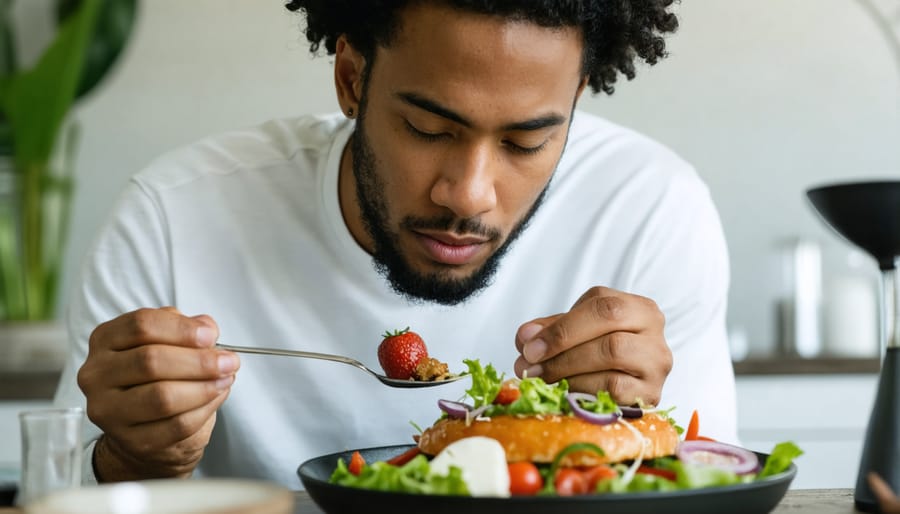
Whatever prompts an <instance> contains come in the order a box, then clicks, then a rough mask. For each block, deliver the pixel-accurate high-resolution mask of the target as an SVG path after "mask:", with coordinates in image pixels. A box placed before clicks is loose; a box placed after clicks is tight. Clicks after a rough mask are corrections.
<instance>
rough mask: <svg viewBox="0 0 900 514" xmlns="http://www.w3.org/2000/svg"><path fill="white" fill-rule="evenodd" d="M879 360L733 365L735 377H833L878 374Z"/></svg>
mask: <svg viewBox="0 0 900 514" xmlns="http://www.w3.org/2000/svg"><path fill="white" fill-rule="evenodd" d="M880 369H881V360H880V359H878V358H877V357H872V358H850V357H816V358H802V357H786V356H785V357H780V356H772V357H764V358H763V357H751V358H747V359H745V360H741V361H737V362H735V363H734V374H735V375H834V374H839V375H843V374H856V373H878V371H879V370H880Z"/></svg>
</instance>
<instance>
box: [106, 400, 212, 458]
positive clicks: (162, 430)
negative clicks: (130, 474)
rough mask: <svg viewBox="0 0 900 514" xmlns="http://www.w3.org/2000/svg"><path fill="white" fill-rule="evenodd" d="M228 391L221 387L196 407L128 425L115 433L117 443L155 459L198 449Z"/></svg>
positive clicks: (201, 447)
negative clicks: (218, 393)
mask: <svg viewBox="0 0 900 514" xmlns="http://www.w3.org/2000/svg"><path fill="white" fill-rule="evenodd" d="M228 394H229V391H222V392H221V394H220V395H219V396H217V397H216V398H215V399H214V400H213V401H211V402H209V403H207V404H204V405H202V406H200V407H197V408H196V409H193V410H190V411H187V412H182V413H180V414H178V415H176V416H172V417H169V418H166V419H161V420H156V421H152V422H148V423H142V424H139V425H133V426H131V427H128V430H127V431H123V432H122V433H121V434H119V435H118V437H117V439H118V441H119V444H120V445H122V446H124V447H125V448H126V449H128V450H129V451H130V452H132V453H134V454H137V455H148V456H151V457H152V458H153V459H158V460H166V459H167V458H172V460H173V461H175V460H180V459H182V458H184V456H183V453H185V452H187V453H190V452H191V451H193V450H200V451H202V449H203V448H205V447H206V444H207V442H208V440H209V434H210V433H211V432H212V426H213V424H214V423H215V414H216V411H217V410H218V409H219V407H220V406H221V405H222V403H224V402H225V400H226V399H227V398H228Z"/></svg>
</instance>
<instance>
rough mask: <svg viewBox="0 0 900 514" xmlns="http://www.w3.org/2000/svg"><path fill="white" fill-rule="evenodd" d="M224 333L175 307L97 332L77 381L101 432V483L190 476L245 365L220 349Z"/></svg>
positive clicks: (138, 314)
mask: <svg viewBox="0 0 900 514" xmlns="http://www.w3.org/2000/svg"><path fill="white" fill-rule="evenodd" d="M218 336H219V329H218V327H217V325H216V323H215V321H213V319H212V318H211V317H209V316H206V315H200V316H194V317H187V316H184V315H183V314H181V313H180V312H178V310H176V309H174V308H172V307H164V308H162V309H139V310H137V311H134V312H130V313H127V314H123V315H122V316H119V317H118V318H116V319H113V320H111V321H108V322H106V323H103V324H101V325H99V326H98V327H97V328H96V329H95V330H94V332H93V333H92V334H91V338H90V345H89V351H88V356H87V360H86V361H85V363H84V365H83V366H82V367H81V369H80V370H79V372H78V386H79V387H80V388H81V390H82V391H83V392H84V395H85V397H86V398H87V414H88V417H89V418H90V419H91V421H93V422H94V424H96V425H97V426H98V427H100V429H101V430H103V435H102V436H101V437H100V439H99V440H98V441H97V444H96V446H95V448H94V471H95V473H96V475H97V480H98V481H100V482H114V481H121V480H140V479H147V478H163V477H188V476H190V475H191V473H192V472H193V470H194V468H195V467H196V465H197V463H198V462H199V461H200V458H201V457H202V456H203V451H204V449H205V448H206V445H207V444H208V443H209V437H210V434H211V433H212V429H213V426H214V425H215V421H216V410H217V409H218V408H219V406H220V405H222V402H224V401H225V398H227V397H228V393H229V391H230V390H231V384H232V383H233V382H234V376H235V373H236V372H237V370H238V367H240V360H239V359H238V357H237V355H235V354H234V353H232V352H227V351H222V350H217V349H216V348H215V343H216V339H217V338H218Z"/></svg>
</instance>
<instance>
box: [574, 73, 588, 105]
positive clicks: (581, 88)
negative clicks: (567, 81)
mask: <svg viewBox="0 0 900 514" xmlns="http://www.w3.org/2000/svg"><path fill="white" fill-rule="evenodd" d="M587 85H588V76H587V75H585V76H584V77H583V78H582V79H581V84H578V89H577V90H576V91H575V103H578V99H579V98H581V93H584V88H585V87H587Z"/></svg>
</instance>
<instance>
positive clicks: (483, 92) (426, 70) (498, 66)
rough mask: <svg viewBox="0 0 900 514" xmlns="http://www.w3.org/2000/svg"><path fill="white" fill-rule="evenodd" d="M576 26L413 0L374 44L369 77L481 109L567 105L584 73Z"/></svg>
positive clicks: (579, 34)
mask: <svg viewBox="0 0 900 514" xmlns="http://www.w3.org/2000/svg"><path fill="white" fill-rule="evenodd" d="M582 50H583V42H582V36H581V33H580V31H579V30H578V29H577V28H575V27H542V26H540V25H537V24H534V23H531V22H528V21H523V20H516V19H508V18H504V17H500V16H493V15H484V14H478V13H471V12H467V11H463V10H459V9H455V8H452V7H449V6H443V5H434V4H432V3H428V2H425V3H415V4H413V5H411V6H409V7H407V8H405V9H404V10H403V12H402V14H401V15H400V19H399V24H398V30H397V32H396V34H395V35H394V37H393V38H392V39H391V42H390V44H389V45H388V46H386V47H385V46H381V47H378V48H377V49H376V58H375V64H374V66H373V69H372V74H371V75H370V78H371V79H372V81H373V83H375V82H378V83H379V85H381V86H385V87H387V88H388V89H391V90H393V92H399V90H403V89H408V90H411V91H414V92H417V93H420V94H424V95H427V96H433V97H437V98H439V99H441V101H443V102H448V103H450V104H459V106H460V108H464V106H465V105H471V106H473V108H474V109H475V110H477V111H479V112H484V110H485V109H488V110H490V109H491V108H492V107H493V108H500V107H503V108H504V110H505V111H507V112H508V111H509V110H510V108H511V107H514V106H515V107H516V108H515V109H513V110H515V111H524V112H527V111H528V109H529V108H531V109H533V108H539V107H540V106H544V107H545V108H546V106H547V104H555V103H559V102H562V103H563V104H565V105H563V106H556V105H554V107H555V108H562V109H564V110H565V111H567V110H568V109H569V108H571V102H572V101H573V98H574V94H575V91H576V89H577V87H578V85H579V83H580V82H581V79H582Z"/></svg>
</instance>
